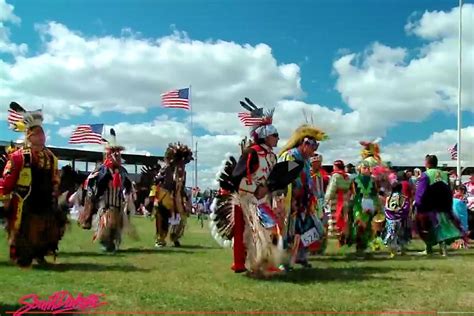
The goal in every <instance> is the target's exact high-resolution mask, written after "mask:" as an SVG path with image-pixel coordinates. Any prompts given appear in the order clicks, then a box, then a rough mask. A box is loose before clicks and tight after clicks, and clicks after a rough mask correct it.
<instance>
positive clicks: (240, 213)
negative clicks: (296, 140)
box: [211, 98, 283, 276]
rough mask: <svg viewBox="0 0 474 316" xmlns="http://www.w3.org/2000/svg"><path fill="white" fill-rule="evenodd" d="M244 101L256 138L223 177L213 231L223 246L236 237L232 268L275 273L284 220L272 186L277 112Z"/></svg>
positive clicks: (255, 273) (229, 162)
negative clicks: (271, 177) (252, 120)
mask: <svg viewBox="0 0 474 316" xmlns="http://www.w3.org/2000/svg"><path fill="white" fill-rule="evenodd" d="M245 100H246V102H243V101H242V102H241V105H242V106H243V107H244V108H245V109H246V110H248V111H249V112H250V114H251V116H252V117H254V118H255V120H254V121H255V123H253V124H252V126H251V131H250V135H251V137H252V142H251V143H250V144H248V146H245V144H244V146H245V148H242V149H243V150H242V155H241V157H240V158H239V160H238V161H237V160H235V159H234V158H233V157H230V158H229V159H228V160H227V161H226V163H225V166H224V168H223V171H222V172H221V173H220V174H219V176H218V177H219V179H218V180H219V183H220V190H219V194H218V195H217V197H216V198H215V199H214V201H213V205H212V207H211V209H212V212H213V213H212V214H211V218H212V219H213V222H211V224H212V227H213V228H212V232H213V235H214V237H215V238H216V239H218V240H219V241H220V242H221V243H222V244H227V245H229V244H230V242H231V241H233V250H234V262H233V265H232V270H234V271H235V272H236V273H239V272H244V271H246V270H248V271H249V272H250V274H251V275H253V276H271V275H274V274H276V273H280V272H281V271H280V270H279V269H278V265H279V264H280V262H281V256H282V254H283V253H282V251H283V248H282V247H283V245H282V238H281V222H280V218H279V217H278V214H276V213H275V212H274V209H273V208H272V192H271V191H270V188H269V187H268V186H267V181H268V180H269V175H270V174H271V172H272V169H273V167H274V165H275V163H276V155H275V154H274V153H273V148H274V147H276V146H277V143H278V140H279V135H278V131H277V129H276V128H275V127H274V126H273V125H272V117H273V111H268V112H266V113H264V112H263V109H262V108H258V107H257V106H256V105H255V104H254V103H253V102H252V101H251V100H249V99H248V98H246V99H245ZM223 239H224V241H223Z"/></svg>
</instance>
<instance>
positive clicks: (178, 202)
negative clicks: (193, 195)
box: [150, 143, 193, 248]
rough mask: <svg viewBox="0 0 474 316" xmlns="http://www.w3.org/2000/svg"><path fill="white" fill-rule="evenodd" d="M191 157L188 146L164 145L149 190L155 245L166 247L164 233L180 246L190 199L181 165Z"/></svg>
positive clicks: (183, 167) (191, 158)
mask: <svg viewBox="0 0 474 316" xmlns="http://www.w3.org/2000/svg"><path fill="white" fill-rule="evenodd" d="M192 160H193V153H192V150H191V148H189V147H188V146H186V145H184V144H181V143H177V144H169V145H168V148H167V150H166V152H165V160H164V164H163V165H162V167H161V169H160V170H159V172H158V175H157V176H156V181H155V185H154V186H153V187H152V190H151V192H150V197H151V198H152V200H153V205H154V207H153V214H154V216H155V228H156V239H155V247H157V248H161V247H164V246H166V238H167V236H168V234H169V238H170V240H171V242H172V243H173V244H174V246H175V247H180V246H181V243H180V239H181V237H183V234H184V230H185V228H186V223H187V218H188V217H189V214H190V213H191V200H190V197H189V196H188V195H187V194H186V170H185V168H186V165H187V164H188V163H189V162H191V161H192Z"/></svg>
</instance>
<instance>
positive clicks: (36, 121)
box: [9, 102, 43, 132]
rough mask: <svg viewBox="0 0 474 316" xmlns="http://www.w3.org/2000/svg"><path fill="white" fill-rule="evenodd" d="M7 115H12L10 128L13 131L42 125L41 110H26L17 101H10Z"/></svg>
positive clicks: (23, 130) (24, 130)
mask: <svg viewBox="0 0 474 316" xmlns="http://www.w3.org/2000/svg"><path fill="white" fill-rule="evenodd" d="M9 112H10V113H9V116H10V115H13V116H14V117H15V119H14V120H12V121H10V128H11V129H12V130H14V131H15V132H27V131H28V130H29V129H31V128H33V127H36V126H40V127H42V125H43V112H42V111H41V110H36V111H27V110H25V109H24V108H23V107H22V106H21V105H20V104H18V103H17V102H11V103H10V110H9Z"/></svg>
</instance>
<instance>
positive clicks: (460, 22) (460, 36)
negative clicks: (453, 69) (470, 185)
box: [456, 0, 462, 184]
mask: <svg viewBox="0 0 474 316" xmlns="http://www.w3.org/2000/svg"><path fill="white" fill-rule="evenodd" d="M461 56H462V0H459V59H458V148H457V151H458V157H457V158H458V159H457V168H456V169H457V170H456V171H457V172H456V173H457V175H458V184H461V176H462V175H461V124H462V123H461V90H462V81H461V79H462V78H461V73H462V68H461V65H462V58H461Z"/></svg>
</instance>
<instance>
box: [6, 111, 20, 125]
mask: <svg viewBox="0 0 474 316" xmlns="http://www.w3.org/2000/svg"><path fill="white" fill-rule="evenodd" d="M7 120H8V123H9V124H15V123H17V122H21V121H23V115H22V114H20V113H18V112H17V111H15V110H13V109H8V118H7Z"/></svg>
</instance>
